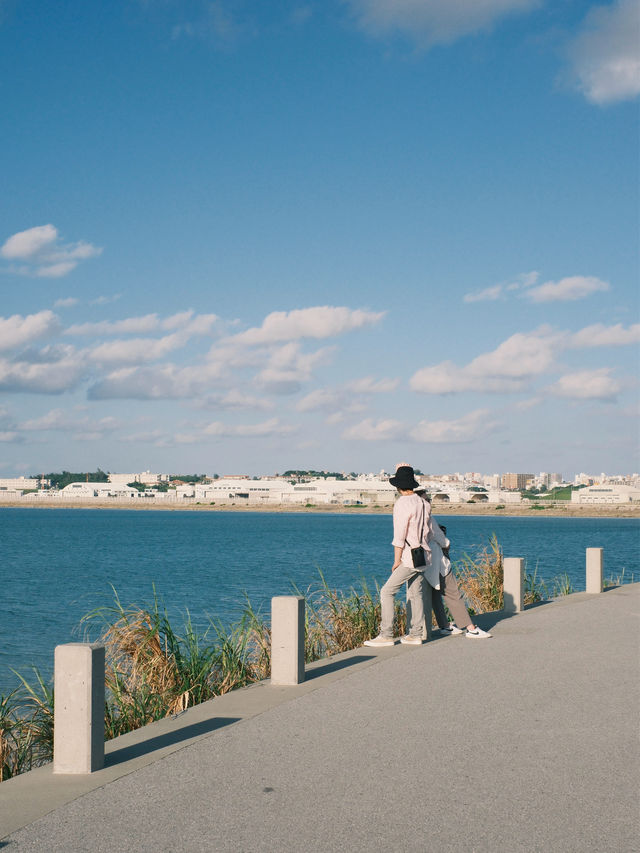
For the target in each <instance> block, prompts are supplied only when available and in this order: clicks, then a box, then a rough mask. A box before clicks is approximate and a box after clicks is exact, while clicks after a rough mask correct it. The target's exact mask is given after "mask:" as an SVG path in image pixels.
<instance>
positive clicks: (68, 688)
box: [53, 643, 104, 773]
mask: <svg viewBox="0 0 640 853" xmlns="http://www.w3.org/2000/svg"><path fill="white" fill-rule="evenodd" d="M101 767H104V646H99V645H97V644H93V643H66V644H65V645H63V646H56V649H55V674H54V710H53V772H54V773H93V772H94V771H95V770H100V768H101Z"/></svg>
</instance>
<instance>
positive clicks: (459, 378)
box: [410, 326, 562, 394]
mask: <svg viewBox="0 0 640 853" xmlns="http://www.w3.org/2000/svg"><path fill="white" fill-rule="evenodd" d="M561 346H562V336H561V335H560V334H558V333H555V332H552V331H551V330H550V329H549V328H548V327H546V326H543V327H542V328H540V329H538V330H536V331H535V332H531V333H529V334H525V333H522V332H517V333H516V334H514V335H511V337H509V338H507V340H505V341H503V342H502V343H501V344H500V345H499V346H498V347H497V348H496V349H495V350H493V351H492V352H489V353H483V354H482V355H479V356H477V357H476V358H474V359H473V360H472V361H471V362H469V364H467V365H465V366H464V367H458V366H457V365H455V364H453V363H452V362H450V361H445V362H442V363H441V364H437V365H433V366H431V367H423V368H421V369H420V370H418V371H416V373H414V375H413V376H412V377H411V380H410V387H411V388H412V390H414V391H419V392H422V393H425V394H453V393H458V392H461V391H481V392H488V393H507V392H513V391H521V390H524V389H525V388H526V386H527V382H528V381H529V380H530V379H531V378H532V377H534V376H538V375H540V374H542V373H545V372H547V371H548V370H550V369H551V367H552V366H553V361H554V356H555V353H556V351H557V350H558V349H559V348H561Z"/></svg>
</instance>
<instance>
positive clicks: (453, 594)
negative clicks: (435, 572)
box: [431, 572, 473, 628]
mask: <svg viewBox="0 0 640 853" xmlns="http://www.w3.org/2000/svg"><path fill="white" fill-rule="evenodd" d="M443 599H444V602H443ZM431 603H432V606H433V612H434V613H435V615H436V622H437V623H438V628H447V627H448V625H449V620H448V619H447V614H446V613H445V609H444V605H445V604H446V605H447V607H448V608H449V613H451V617H452V619H453V621H454V622H455V624H456V625H457V626H458V628H466V627H467V625H471V624H472V621H473V620H472V619H471V617H470V616H469V611H468V610H467V608H466V606H465V603H464V601H463V600H462V595H461V594H460V590H459V589H458V581H457V580H456V576H455V575H454V573H453V572H449V574H448V575H445V576H444V577H443V576H442V575H440V589H432V590H431Z"/></svg>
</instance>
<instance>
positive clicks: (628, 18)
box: [568, 0, 640, 106]
mask: <svg viewBox="0 0 640 853" xmlns="http://www.w3.org/2000/svg"><path fill="white" fill-rule="evenodd" d="M638 45H640V11H639V9H638V2H637V0H618V2H616V3H612V4H611V5H610V6H597V7H595V8H593V9H591V10H590V12H589V13H588V15H587V16H586V18H585V20H584V23H583V25H582V27H581V30H580V32H579V33H578V35H577V36H576V37H575V38H574V39H573V41H572V42H571V43H570V45H569V47H568V56H569V61H570V63H571V73H572V76H573V79H574V83H575V86H576V88H577V89H578V90H579V91H581V92H582V93H583V94H584V96H585V97H586V98H587V99H588V100H589V101H591V102H592V103H594V104H599V105H601V106H603V105H605V104H611V103H615V102H617V101H625V100H629V99H631V98H636V97H637V96H638V95H639V94H640V49H639V47H638Z"/></svg>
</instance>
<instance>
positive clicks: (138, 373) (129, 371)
mask: <svg viewBox="0 0 640 853" xmlns="http://www.w3.org/2000/svg"><path fill="white" fill-rule="evenodd" d="M222 373H223V369H222V366H221V365H218V364H213V365H211V364H206V365H205V364H203V365H194V366H190V367H177V366H176V365H175V364H163V365H157V366H154V367H122V368H120V369H119V370H114V371H112V372H111V373H109V374H108V375H107V376H105V377H104V379H100V380H99V381H98V382H96V383H95V384H94V385H92V386H91V387H90V388H89V390H88V392H87V395H88V397H89V399H90V400H112V399H121V400H127V399H128V400H179V399H188V398H190V397H195V396H198V395H201V394H204V393H207V392H208V391H210V389H211V387H212V386H214V385H216V384H218V383H219V381H220V380H221V378H222Z"/></svg>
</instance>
